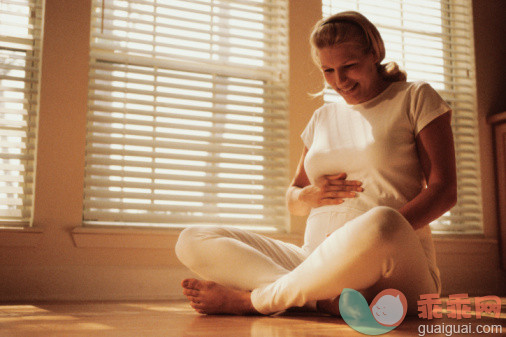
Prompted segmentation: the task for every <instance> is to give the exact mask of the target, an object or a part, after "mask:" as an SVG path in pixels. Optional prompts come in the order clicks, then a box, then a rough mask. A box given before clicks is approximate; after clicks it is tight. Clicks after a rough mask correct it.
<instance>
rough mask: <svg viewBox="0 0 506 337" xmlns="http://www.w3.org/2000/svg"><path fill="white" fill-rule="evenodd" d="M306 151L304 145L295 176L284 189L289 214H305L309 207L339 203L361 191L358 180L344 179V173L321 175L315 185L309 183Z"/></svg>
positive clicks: (309, 209) (307, 212)
mask: <svg viewBox="0 0 506 337" xmlns="http://www.w3.org/2000/svg"><path fill="white" fill-rule="evenodd" d="M307 152H308V149H307V147H304V151H302V155H301V158H300V160H299V164H298V166H297V171H296V172H295V177H294V178H293V181H292V183H291V184H290V186H289V187H288V190H287V191H286V203H287V206H288V210H289V212H290V213H291V214H293V215H299V216H305V215H308V214H309V212H310V211H311V208H314V207H320V206H325V205H339V204H341V203H342V202H343V201H344V200H343V198H354V197H355V196H356V193H355V192H362V191H363V189H362V187H360V185H362V183H360V182H359V181H355V180H346V173H339V174H337V175H327V176H322V177H320V178H318V179H317V180H316V182H315V185H311V182H310V181H309V178H308V176H307V174H306V170H305V169H304V159H305V158H306V154H307Z"/></svg>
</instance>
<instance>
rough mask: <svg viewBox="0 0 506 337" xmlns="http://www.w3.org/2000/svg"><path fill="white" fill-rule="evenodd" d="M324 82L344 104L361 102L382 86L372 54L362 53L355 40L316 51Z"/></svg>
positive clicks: (371, 96) (369, 97) (383, 83)
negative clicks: (341, 98) (340, 97)
mask: <svg viewBox="0 0 506 337" xmlns="http://www.w3.org/2000/svg"><path fill="white" fill-rule="evenodd" d="M318 56H319V58H320V64H321V68H322V71H323V74H324V75H325V80H326V81H327V83H328V84H329V85H330V86H331V87H332V88H333V89H334V90H335V91H336V92H337V93H338V94H339V95H341V96H342V97H343V98H344V100H345V101H346V103H348V104H358V103H363V102H366V101H368V100H370V99H371V98H374V97H376V96H377V95H378V94H379V93H381V92H382V91H383V89H385V87H386V82H385V81H384V80H383V79H382V78H381V76H380V75H379V73H378V70H377V67H376V61H377V60H376V57H375V56H374V55H373V54H372V53H364V52H363V49H362V48H361V46H360V45H359V44H358V43H355V42H343V43H339V44H337V45H334V46H332V47H326V48H322V49H319V50H318Z"/></svg>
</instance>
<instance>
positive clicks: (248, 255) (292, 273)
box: [176, 207, 440, 314]
mask: <svg viewBox="0 0 506 337" xmlns="http://www.w3.org/2000/svg"><path fill="white" fill-rule="evenodd" d="M350 214H351V215H350ZM350 218H353V219H352V220H350V221H348V220H349V219H350ZM417 234H418V235H417ZM176 254H177V256H178V258H179V260H180V261H181V262H182V263H183V264H184V265H186V266H187V267H188V268H189V269H190V270H192V271H193V272H194V273H196V274H197V275H199V276H200V277H202V278H204V279H206V280H211V281H215V282H217V283H220V284H222V285H226V286H230V287H234V288H237V289H242V290H250V291H252V293H251V300H252V303H253V306H254V307H255V309H256V310H257V311H259V312H260V313H263V314H271V313H274V312H278V311H282V310H285V309H287V308H290V307H301V306H304V305H308V306H311V305H314V303H315V301H317V300H323V299H331V298H335V297H336V296H338V295H339V294H340V293H341V292H342V290H343V289H344V288H352V289H355V290H359V291H362V292H363V293H366V294H370V295H371V296H372V297H374V296H375V295H376V294H377V293H379V292H380V291H381V290H383V289H387V288H395V289H398V290H400V291H402V292H403V293H404V295H405V296H406V298H407V300H408V312H411V313H416V312H417V310H416V309H417V306H416V301H417V300H418V299H419V295H420V294H425V293H439V292H440V281H439V271H438V270H437V267H436V264H435V256H434V247H433V244H432V239H431V237H430V229H429V228H428V226H426V227H424V228H423V229H422V230H418V231H416V232H415V231H414V230H413V228H412V227H411V225H410V224H409V223H408V222H407V221H406V219H405V218H404V217H403V216H402V215H401V214H400V213H398V212H397V211H395V210H393V209H392V208H388V207H375V208H373V209H371V210H369V211H368V212H365V213H363V214H361V215H358V216H357V214H355V215H353V212H352V213H350V212H344V213H341V212H324V213H321V212H320V213H318V212H316V213H315V214H312V215H311V216H310V217H309V218H308V223H307V228H306V234H305V244H304V246H303V247H302V248H301V247H298V246H296V245H292V244H289V243H286V242H282V241H279V240H274V239H271V238H268V237H265V236H263V235H260V234H256V233H251V232H248V231H244V230H240V229H236V228H224V227H206V226H197V227H188V228H186V229H185V230H184V231H183V232H182V233H181V235H180V237H179V240H178V242H177V244H176ZM372 297H371V298H367V300H368V301H370V300H371V299H372Z"/></svg>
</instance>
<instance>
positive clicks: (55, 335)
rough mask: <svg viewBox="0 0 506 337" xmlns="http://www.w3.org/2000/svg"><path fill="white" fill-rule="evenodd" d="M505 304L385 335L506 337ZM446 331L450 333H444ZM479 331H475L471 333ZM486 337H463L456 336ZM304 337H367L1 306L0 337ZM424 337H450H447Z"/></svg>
mask: <svg viewBox="0 0 506 337" xmlns="http://www.w3.org/2000/svg"><path fill="white" fill-rule="evenodd" d="M505 304H506V300H505V299H503V307H502V313H501V318H498V319H497V318H488V317H486V318H485V317H484V318H482V319H480V320H478V319H476V318H470V319H462V320H458V321H457V320H455V319H448V318H447V317H444V318H443V319H440V320H431V321H427V320H421V319H419V318H416V317H408V318H406V319H405V320H404V322H403V323H402V324H401V326H399V327H398V328H397V329H395V330H393V331H391V332H389V333H387V334H386V335H387V336H407V337H410V336H420V333H419V329H420V328H419V327H420V325H427V324H431V325H440V326H443V327H445V326H448V325H470V326H471V327H472V329H476V327H477V325H488V326H491V325H496V326H500V327H501V328H502V331H503V334H500V333H491V334H487V335H488V336H505V335H506V305H505ZM446 329H448V328H446ZM473 331H475V330H473ZM478 335H479V336H484V334H477V333H460V334H456V333H454V334H452V336H478ZM21 336H26V337H47V336H51V337H60V336H62V337H84V336H86V337H129V336H132V337H134V336H135V337H155V336H156V337H157V336H160V337H162V336H163V337H172V336H174V337H179V336H184V337H190V336H192V337H194V336H198V337H200V336H205V337H208V336H210V337H212V336H218V337H242V336H252V337H271V336H272V337H304V336H319V337H326V336H329V337H330V336H332V337H335V336H364V335H363V334H361V333H358V332H356V331H354V330H353V329H351V328H350V327H349V326H348V325H346V323H345V322H344V321H343V320H342V319H340V318H335V317H330V316H324V315H316V314H308V313H295V312H285V313H281V314H277V315H274V316H267V317H266V316H249V317H236V316H227V315H219V316H205V315H200V314H197V313H196V312H194V311H193V310H192V309H191V307H190V306H189V305H188V304H187V303H186V302H182V301H163V302H105V303H99V302H91V303H90V302H85V303H34V304H3V305H0V337H21ZM426 336H430V337H433V336H448V330H446V333H445V332H444V331H443V333H439V334H434V333H432V334H429V333H427V334H426Z"/></svg>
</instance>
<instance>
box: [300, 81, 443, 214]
mask: <svg viewBox="0 0 506 337" xmlns="http://www.w3.org/2000/svg"><path fill="white" fill-rule="evenodd" d="M449 110H450V107H449V106H448V105H447V104H446V103H445V102H444V100H443V99H442V98H441V97H440V96H439V94H438V93H437V92H436V91H435V90H434V89H433V88H432V87H431V86H430V85H429V84H427V83H425V82H414V83H412V82H394V83H392V84H390V86H389V87H387V88H386V89H385V90H384V91H383V92H382V93H381V94H379V95H378V96H376V97H375V98H373V99H371V100H369V101H367V102H364V103H360V104H356V105H349V104H346V103H345V102H344V101H342V102H337V103H332V104H327V105H324V106H323V107H321V108H319V109H318V110H316V111H315V113H314V114H313V116H312V118H311V120H310V121H309V123H308V125H307V126H306V128H305V130H304V131H303V133H302V136H301V137H302V140H303V142H304V144H305V145H306V147H307V148H308V149H309V151H308V153H307V155H306V159H305V161H304V168H305V170H306V173H307V176H308V178H309V180H310V182H311V183H312V184H314V182H315V180H316V179H317V178H318V177H320V176H322V175H329V174H338V173H341V172H345V173H347V175H348V178H347V179H348V180H359V181H361V182H362V183H363V185H362V186H363V188H364V191H363V192H360V193H358V197H356V198H346V199H345V201H344V203H343V204H341V205H332V206H323V207H320V208H318V209H313V211H316V210H318V211H323V209H325V210H326V211H332V209H333V208H335V209H336V210H338V209H340V210H341V211H342V210H343V208H350V211H351V209H354V210H356V211H362V212H363V211H367V210H369V209H371V208H372V207H374V206H389V207H392V208H394V209H399V208H400V207H402V206H403V205H404V204H405V203H406V202H408V201H409V200H411V199H413V198H414V197H415V196H416V195H417V194H419V193H420V191H421V189H422V187H423V186H424V178H423V171H422V168H421V165H420V161H419V157H418V154H417V149H416V143H415V137H416V135H417V134H418V133H419V132H420V131H421V130H422V129H423V128H424V127H425V126H426V125H427V124H429V123H430V122H431V121H432V120H434V119H435V118H436V117H438V116H440V115H442V114H444V113H445V112H448V111H449Z"/></svg>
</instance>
